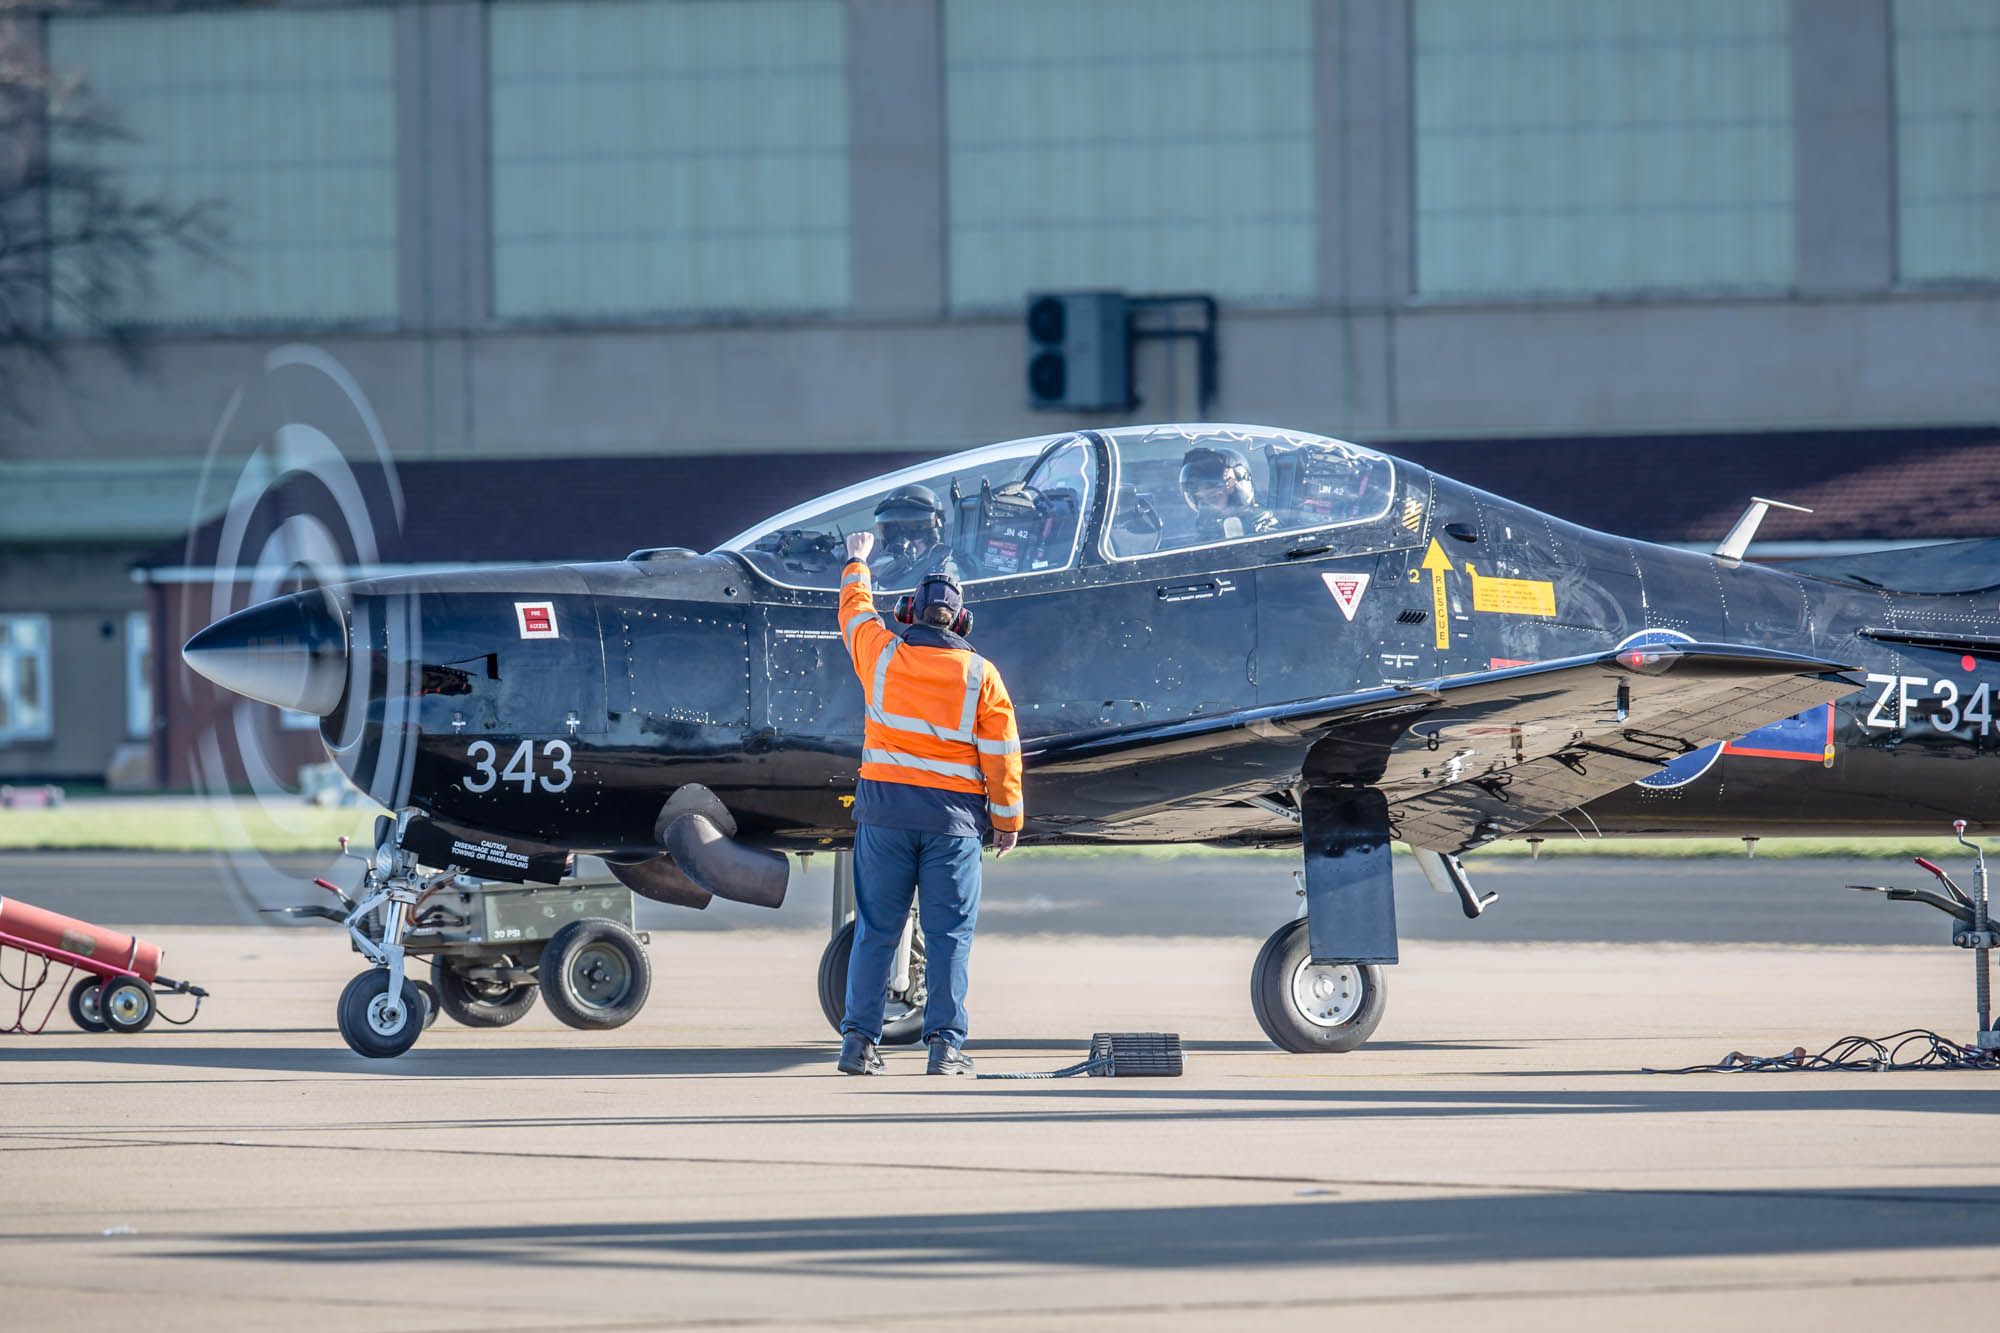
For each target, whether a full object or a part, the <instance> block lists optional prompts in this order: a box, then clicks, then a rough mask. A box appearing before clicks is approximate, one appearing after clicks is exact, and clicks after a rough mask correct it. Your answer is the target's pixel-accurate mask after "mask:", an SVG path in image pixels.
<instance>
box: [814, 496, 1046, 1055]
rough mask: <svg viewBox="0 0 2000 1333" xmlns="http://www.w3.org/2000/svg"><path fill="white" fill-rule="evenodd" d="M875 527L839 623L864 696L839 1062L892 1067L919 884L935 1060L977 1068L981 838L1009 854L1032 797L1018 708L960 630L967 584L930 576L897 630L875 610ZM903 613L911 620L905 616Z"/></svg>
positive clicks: (928, 1035) (858, 555)
mask: <svg viewBox="0 0 2000 1333" xmlns="http://www.w3.org/2000/svg"><path fill="white" fill-rule="evenodd" d="M874 544H875V535H874V534H873V533H870V532H857V533H854V534H852V535H850V536H849V537H848V538H847V568H846V570H845V572H844V573H843V574H842V575H841V581H840V633H841V638H842V640H843V641H844V642H845V643H846V644H847V651H848V654H849V655H850V656H851V657H852V658H853V659H854V670H855V674H856V675H858V676H860V678H861V689H862V693H863V695H864V697H865V701H866V704H867V726H866V730H865V733H864V739H863V741H862V751H861V781H860V783H859V785H858V786H857V787H856V788H855V794H854V822H855V825H856V827H855V830H854V905H855V911H854V949H853V952H852V953H851V954H849V955H848V964H847V1015H846V1017H845V1019H844V1020H843V1021H842V1023H841V1025H840V1032H841V1043H840V1071H841V1072H842V1073H844V1074H874V1073H879V1072H881V1069H882V1058H881V1056H879V1055H877V1054H876V1052H875V1045H876V1043H877V1042H879V1041H880V1040H881V1039H882V1006H883V1002H884V1000H885V999H886V996H887V992H888V987H889V967H890V963H891V961H892V959H893V956H894V954H895V952H896V947H897V945H898V944H900V943H901V942H902V937H903V923H904V922H905V921H906V920H907V919H908V918H909V915H910V897H911V892H912V890H913V889H914V890H915V893H916V898H917V915H918V919H919V921H920V922H921V924H922V926H923V930H924V967H925V973H926V977H927V979H928V982H929V990H930V996H929V1000H928V1002H927V1003H926V1004H925V1006H924V1040H925V1041H926V1042H927V1043H928V1044H929V1046H930V1062H929V1066H928V1068H927V1070H926V1072H928V1073H932V1074H969V1073H971V1072H972V1061H971V1060H969V1059H967V1058H966V1056H965V1054H964V1052H963V1051H962V1050H960V1049H959V1048H960V1046H961V1045H962V1044H963V1043H964V1041H965V1031H966V1016H965V989H966V964H967V961H968V957H969V955H970V953H971V951H972V930H973V925H974V923H975V922H976V921H977V920H978V917H979V848H980V844H981V842H982V841H983V840H984V837H985V834H986V832H987V831H988V830H989V829H990V830H992V833H993V845H994V847H995V848H996V849H997V850H998V852H999V854H1000V855H1002V856H1005V855H1006V854H1007V853H1008V852H1009V851H1010V850H1011V849H1012V848H1013V846H1014V841H1015V836H1016V834H1017V833H1018V831H1019V830H1020V828H1021V824H1022V816H1023V812H1024V810H1025V806H1024V805H1023V804H1022V800H1021V738H1020V733H1019V732H1018V731H1017V730H1016V729H1015V726H1014V704H1013V701H1012V700H1011V699H1009V698H1008V697H1007V686H1006V685H1005V684H1004V683H1003V682H1002V681H1001V679H1000V673H999V672H998V671H996V670H995V669H994V668H993V666H992V664H991V663H989V662H987V661H986V660H985V659H983V658H981V657H980V656H979V655H978V654H977V653H975V652H973V651H972V645H971V644H970V643H967V642H966V641H965V638H964V637H963V636H964V635H965V634H966V633H967V632H968V631H969V630H970V628H971V613H969V612H968V611H966V610H965V602H964V593H963V591H962V590H961V589H960V588H959V586H958V582H957V580H955V579H953V578H951V577H950V576H949V575H946V574H932V575H929V576H927V577H926V578H925V579H924V581H923V582H922V583H920V584H918V585H917V590H916V592H915V593H914V594H913V595H912V597H911V598H910V602H909V611H908V619H909V622H910V628H909V629H908V631H906V632H905V633H904V634H903V635H902V636H901V637H900V638H899V637H898V636H897V635H896V634H894V633H893V632H892V631H891V630H890V629H889V627H888V626H886V625H884V624H883V623H882V620H881V617H879V616H878V615H877V614H876V612H875V595H874V589H873V587H872V586H871V583H870V579H869V570H868V553H869V551H870V549H872V548H873V546H874ZM898 618H899V619H902V618H903V617H902V616H901V615H899V616H898Z"/></svg>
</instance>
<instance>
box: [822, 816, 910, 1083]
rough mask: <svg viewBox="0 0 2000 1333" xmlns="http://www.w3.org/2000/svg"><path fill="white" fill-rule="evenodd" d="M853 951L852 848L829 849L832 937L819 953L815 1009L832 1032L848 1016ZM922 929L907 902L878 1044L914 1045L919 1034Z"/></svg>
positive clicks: (891, 967)
mask: <svg viewBox="0 0 2000 1333" xmlns="http://www.w3.org/2000/svg"><path fill="white" fill-rule="evenodd" d="M853 951H854V853H853V852H835V853H834V854H833V938H832V939H831V940H829V941H827V946H826V951H825V952H823V953H822V954H820V956H819V1009H820V1012H821V1013H822V1014H825V1015H826V1021H827V1022H828V1024H830V1025H831V1026H832V1028H833V1030H834V1031H835V1032H838V1031H840V1024H841V1021H842V1020H843V1019H845V1018H846V1017H847V959H848V955H850V954H851V953H852V952H853ZM928 998H929V990H928V988H927V986H926V984H925V981H924V932H923V931H922V930H920V929H918V927H917V909H916V905H915V904H914V903H913V904H911V906H910V917H909V920H907V921H905V922H904V923H903V942H902V943H901V944H899V945H898V946H896V957H895V959H894V961H893V962H891V964H890V965H889V993H888V996H887V998H886V1002H885V1003H884V1004H883V1006H882V1044H883V1045H884V1046H914V1045H915V1044H916V1043H917V1042H919V1041H921V1040H923V1036H924V1002H925V1000H926V999H928Z"/></svg>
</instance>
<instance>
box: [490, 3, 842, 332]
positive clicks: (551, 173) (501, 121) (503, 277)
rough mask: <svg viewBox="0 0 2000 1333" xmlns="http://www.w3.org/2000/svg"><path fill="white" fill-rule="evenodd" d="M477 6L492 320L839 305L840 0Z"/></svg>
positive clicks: (625, 315)
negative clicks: (488, 142) (486, 88)
mask: <svg viewBox="0 0 2000 1333" xmlns="http://www.w3.org/2000/svg"><path fill="white" fill-rule="evenodd" d="M490 18H491V24H490V32H489V39H490V42H491V47H492V51H491V66H490V68H491V89H490V93H489V96H490V98H491V102H492V121H493V123H492V153H493V308H494V313H495V314H496V315H499V316H501V317H503V318H526V319H535V318H562V317H577V316H613V317H631V316H639V315H646V314H653V313H662V312H673V311H697V310H700V311H775V310H838V309H844V308H845V307H846V306H848V304H849V303H850V299H851V298H850V290H851V288H850V281H849V272H848V270H849V262H848V227H849V208H848V175H847V140H848V134H847V28H846V11H845V9H844V7H843V6H842V5H841V3H840V2H839V0H737V2H735V3H729V4H711V3H706V2H705V0H693V2H690V0H670V2H669V3H631V2H630V0H588V2H587V3H568V4H542V3H534V4H527V3H505V4H496V5H494V6H493V7H492V10H491V12H490Z"/></svg>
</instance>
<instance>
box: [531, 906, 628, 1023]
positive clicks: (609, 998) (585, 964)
mask: <svg viewBox="0 0 2000 1333" xmlns="http://www.w3.org/2000/svg"><path fill="white" fill-rule="evenodd" d="M537 975H539V976H540V977H541V982H542V1000H543V1002H544V1003H546V1004H547V1005H548V1006H549V1012H550V1013H552V1014H554V1015H555V1016H556V1017H557V1018H558V1019H560V1020H561V1021H562V1022H564V1023H567V1024H569V1025H570V1026H571V1027H573V1028H615V1027H621V1026H623V1025H624V1024H626V1023H629V1022H631V1021H632V1019H633V1018H634V1017H635V1016H637V1014H638V1012H639V1010H640V1009H641V1008H642V1007H643V1006H644V1005H645V1003H646V994H647V992H648V991H650V990H651V989H652V987H653V964H652V961H651V960H650V959H648V958H647V957H646V948H645V946H644V945H642V944H640V943H639V937H638V936H636V935H634V934H633V933H632V932H631V931H629V930H627V929H625V927H623V926H621V925H619V924H618V923H617V922H616V921H606V920H603V919H602V918H585V919H584V920H582V921H572V922H570V923H569V924H568V925H566V926H564V927H563V928H562V929H561V930H558V931H557V932H556V933H555V934H554V935H552V936H550V937H549V943H548V947H547V948H546V949H544V950H542V962H541V967H540V969H539V970H538V973H537Z"/></svg>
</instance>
